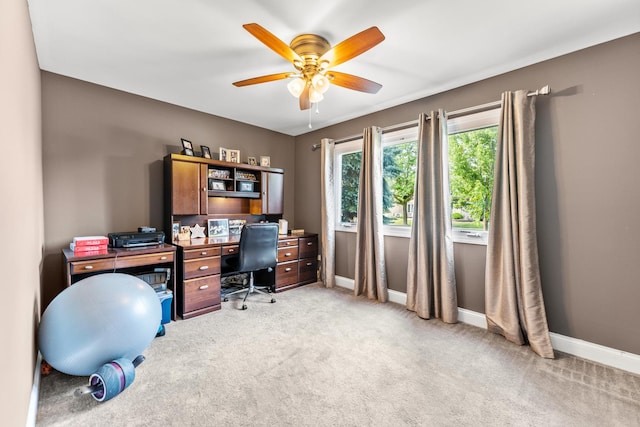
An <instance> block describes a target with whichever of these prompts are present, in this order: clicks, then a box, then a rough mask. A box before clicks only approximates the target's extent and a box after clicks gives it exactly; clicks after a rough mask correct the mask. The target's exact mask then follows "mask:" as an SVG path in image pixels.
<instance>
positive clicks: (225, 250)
mask: <svg viewBox="0 0 640 427" xmlns="http://www.w3.org/2000/svg"><path fill="white" fill-rule="evenodd" d="M238 248H239V246H238V245H225V246H223V247H222V255H235V254H237V253H238Z"/></svg>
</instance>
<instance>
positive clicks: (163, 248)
mask: <svg viewBox="0 0 640 427" xmlns="http://www.w3.org/2000/svg"><path fill="white" fill-rule="evenodd" d="M167 251H170V252H175V251H176V247H175V246H174V245H171V244H169V243H161V244H159V245H149V246H137V247H135V248H111V247H109V249H107V252H106V253H104V254H89V255H83V254H82V252H79V253H75V252H74V251H72V250H71V249H69V248H64V249H62V255H63V256H64V259H65V261H82V260H87V259H103V258H115V257H118V256H133V255H146V254H154V253H159V252H167Z"/></svg>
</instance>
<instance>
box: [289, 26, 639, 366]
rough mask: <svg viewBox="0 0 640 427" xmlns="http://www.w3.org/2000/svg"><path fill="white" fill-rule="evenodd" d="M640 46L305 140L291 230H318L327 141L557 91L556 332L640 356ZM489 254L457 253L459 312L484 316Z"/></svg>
mask: <svg viewBox="0 0 640 427" xmlns="http://www.w3.org/2000/svg"><path fill="white" fill-rule="evenodd" d="M639 46H640V34H634V35H632V36H629V37H625V38H622V39H619V40H614V41H612V42H609V43H605V44H602V45H598V46H594V47H592V48H589V49H585V50H582V51H578V52H575V53H572V54H569V55H565V56H562V57H558V58H555V59H553V60H550V61H545V62H542V63H539V64H536V65H533V66H529V67H526V68H523V69H520V70H516V71H513V72H510V73H507V74H503V75H500V76H496V77H494V78H491V79H487V80H483V81H480V82H477V83H474V84H470V85H467V86H464V87H460V88H458V89H455V90H451V91H448V92H444V93H441V94H437V95H435V96H431V97H428V98H424V99H421V100H418V101H415V102H411V103H407V104H404V105H400V106H397V107H394V108H390V109H388V110H386V111H382V112H378V113H375V114H371V115H368V116H364V117H360V118H358V119H354V120H351V121H348V122H345V123H341V124H338V125H335V126H332V127H329V128H325V129H319V130H317V131H314V132H312V133H309V134H306V135H303V136H300V137H297V138H296V189H295V190H296V193H295V194H296V197H295V201H296V224H295V226H296V227H297V228H305V229H307V230H309V231H315V232H319V231H320V197H319V196H316V197H309V195H310V194H318V193H319V191H320V181H319V177H320V157H319V156H320V152H319V151H316V152H312V151H311V146H312V145H313V144H316V143H318V142H320V139H321V138H334V139H339V138H343V137H346V136H350V135H354V134H359V133H362V130H363V128H365V127H367V126H371V125H376V126H383V127H384V126H389V125H392V124H396V123H402V122H406V121H409V120H415V119H416V118H417V116H418V114H419V113H420V112H422V111H426V112H428V111H430V110H432V109H437V108H445V109H446V110H449V111H453V110H457V109H461V108H466V107H470V106H474V105H479V104H484V103H487V102H492V101H496V100H499V99H500V94H501V93H502V92H503V91H505V90H515V89H537V88H539V87H541V86H543V85H545V84H549V85H550V86H551V88H552V91H553V94H552V95H551V96H547V97H539V98H538V101H537V122H536V132H537V148H536V157H537V159H536V174H537V176H536V185H537V198H536V200H537V209H536V213H537V219H538V243H539V250H540V268H541V275H542V286H543V292H544V296H545V303H546V309H547V316H548V320H549V326H550V329H551V331H552V332H557V333H560V334H563V335H566V336H570V337H575V338H579V339H582V340H585V341H589V342H593V343H597V344H601V345H605V346H608V347H612V348H616V349H619V350H623V351H628V352H632V353H635V354H640V340H639V339H638V338H637V337H638V333H637V327H638V325H640V309H639V308H638V303H639V302H640V285H639V281H638V277H640V227H638V225H637V219H636V217H635V213H636V212H638V211H639V210H640V197H639V191H638V183H639V182H640V172H638V171H639V170H640V168H638V166H637V162H638V158H640V143H639V140H638V135H640V120H638V118H637V115H638V102H640V83H639V80H638V70H639V69H640V48H639ZM425 72H428V70H426V71H425ZM383 83H384V82H383ZM383 90H384V89H383ZM337 94H338V91H335V93H333V94H332V96H337ZM363 96H364V95H363ZM338 234H340V235H339V236H338V238H337V239H336V241H337V246H338V247H337V252H338V254H337V259H338V260H339V262H338V265H337V272H338V273H339V274H343V275H345V276H347V277H353V254H354V252H355V250H353V248H354V247H355V244H354V243H353V236H352V235H348V234H345V233H338ZM387 240H388V241H387V242H386V256H387V265H390V266H391V267H390V272H389V273H390V274H389V276H390V277H389V286H390V288H391V289H395V290H398V291H404V290H405V285H404V280H405V276H406V272H405V270H406V259H407V256H406V248H407V244H406V242H405V243H404V244H402V243H401V242H399V241H398V240H399V239H398V238H389V239H387ZM485 255H486V251H485V248H484V247H481V246H473V245H465V244H456V247H455V256H456V279H457V283H458V295H459V303H460V306H461V307H464V308H468V309H470V310H474V311H478V312H484V289H483V287H484V277H483V276H484V262H485Z"/></svg>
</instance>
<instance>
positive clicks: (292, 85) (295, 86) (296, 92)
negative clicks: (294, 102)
mask: <svg viewBox="0 0 640 427" xmlns="http://www.w3.org/2000/svg"><path fill="white" fill-rule="evenodd" d="M306 85H307V82H306V81H305V80H304V79H302V78H300V77H298V78H295V79H293V80H291V81H290V82H289V83H288V84H287V89H289V93H290V94H291V95H293V96H294V97H296V98H299V97H300V95H301V94H302V91H303V90H304V87H305V86H306Z"/></svg>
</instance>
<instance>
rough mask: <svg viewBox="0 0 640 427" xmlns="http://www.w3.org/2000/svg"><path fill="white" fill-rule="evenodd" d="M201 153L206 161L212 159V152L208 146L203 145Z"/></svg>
mask: <svg viewBox="0 0 640 427" xmlns="http://www.w3.org/2000/svg"><path fill="white" fill-rule="evenodd" d="M200 151H201V152H202V157H204V158H205V159H210V158H211V150H209V147H207V146H206V145H201V146H200Z"/></svg>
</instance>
